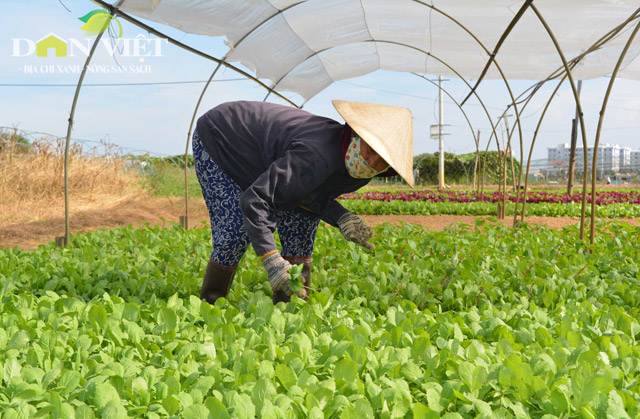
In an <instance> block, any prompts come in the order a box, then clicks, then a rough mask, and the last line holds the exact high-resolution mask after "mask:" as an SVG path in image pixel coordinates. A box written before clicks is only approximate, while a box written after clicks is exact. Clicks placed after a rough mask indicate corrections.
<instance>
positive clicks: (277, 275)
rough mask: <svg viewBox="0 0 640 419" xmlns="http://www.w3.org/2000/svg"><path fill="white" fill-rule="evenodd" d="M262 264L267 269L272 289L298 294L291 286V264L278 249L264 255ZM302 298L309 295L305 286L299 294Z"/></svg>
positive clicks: (289, 294) (288, 293)
mask: <svg viewBox="0 0 640 419" xmlns="http://www.w3.org/2000/svg"><path fill="white" fill-rule="evenodd" d="M262 266H264V269H265V270H266V271H267V277H268V278H269V283H270V284H271V291H274V292H275V291H283V292H284V293H285V294H287V295H288V296H291V295H293V294H296V293H295V292H294V291H293V290H292V289H291V288H290V287H289V281H290V280H291V277H290V275H289V269H291V266H292V265H291V264H290V263H289V262H288V261H286V260H285V259H284V258H283V257H282V256H281V255H280V252H278V251H277V250H276V251H274V252H273V253H268V254H267V255H265V256H263V257H262ZM296 295H297V296H298V297H300V298H305V297H306V296H307V290H305V289H304V288H303V289H302V290H300V291H299V292H298V293H297V294H296Z"/></svg>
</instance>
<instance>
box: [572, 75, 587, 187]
mask: <svg viewBox="0 0 640 419" xmlns="http://www.w3.org/2000/svg"><path fill="white" fill-rule="evenodd" d="M581 89H582V80H578V98H580V90H581ZM579 118H580V116H579V115H578V104H577V103H576V117H575V118H574V119H573V123H572V124H571V149H570V151H569V174H568V177H569V180H568V182H567V195H571V194H572V193H573V183H574V172H575V169H576V144H577V142H578V119H579ZM583 151H584V152H585V153H586V152H587V150H583ZM582 173H586V167H585V168H584V169H583V171H582Z"/></svg>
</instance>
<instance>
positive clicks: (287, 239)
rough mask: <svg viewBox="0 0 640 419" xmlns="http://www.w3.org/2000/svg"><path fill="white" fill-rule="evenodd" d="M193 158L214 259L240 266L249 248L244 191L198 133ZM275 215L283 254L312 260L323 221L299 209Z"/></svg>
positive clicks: (223, 263) (220, 262) (221, 262)
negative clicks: (224, 169) (241, 205)
mask: <svg viewBox="0 0 640 419" xmlns="http://www.w3.org/2000/svg"><path fill="white" fill-rule="evenodd" d="M193 158H194V164H195V169H196V175H197V176H198V181H199V182H200V187H201V188H202V195H203V196H204V200H205V202H206V204H207V209H208V210H209V217H210V218H211V237H212V240H213V252H211V260H212V261H214V262H216V263H218V264H220V265H222V266H228V267H235V266H238V263H240V259H242V256H243V255H244V253H245V252H246V251H247V247H248V246H249V236H248V235H247V230H246V228H245V226H244V222H243V217H242V211H241V210H240V195H241V194H242V189H240V187H239V186H238V184H236V183H235V182H234V180H233V179H231V177H230V176H229V175H228V174H226V173H225V172H224V171H223V170H222V169H221V168H220V167H218V165H217V164H216V163H215V162H214V161H213V160H212V159H211V158H210V157H209V154H208V153H207V152H206V150H205V149H204V147H203V146H202V143H201V142H200V136H199V135H198V131H195V132H194V133H193ZM275 216H276V228H277V229H278V235H279V236H280V243H281V244H282V251H281V253H282V255H283V256H295V257H303V256H304V257H310V256H311V253H312V252H313V242H314V241H315V238H316V232H317V230H318V224H319V222H320V219H319V218H318V217H315V216H313V215H311V214H307V213H305V212H303V211H296V210H294V211H281V210H277V211H276V212H275Z"/></svg>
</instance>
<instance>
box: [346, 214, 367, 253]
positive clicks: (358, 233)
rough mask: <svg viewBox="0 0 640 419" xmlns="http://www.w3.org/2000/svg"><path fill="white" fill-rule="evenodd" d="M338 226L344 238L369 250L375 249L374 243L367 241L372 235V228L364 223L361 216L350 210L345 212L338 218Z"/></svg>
mask: <svg viewBox="0 0 640 419" xmlns="http://www.w3.org/2000/svg"><path fill="white" fill-rule="evenodd" d="M338 227H339V228H340V232H341V233H342V235H343V236H344V238H345V239H346V240H348V241H351V242H354V243H357V244H359V245H360V246H363V247H366V248H367V249H369V250H374V249H375V246H374V244H373V243H369V240H370V239H371V237H373V229H372V228H371V227H369V226H368V225H366V224H365V223H364V221H363V220H362V218H360V217H358V216H357V215H354V214H352V213H350V212H348V213H346V214H345V215H343V216H342V217H340V218H339V219H338Z"/></svg>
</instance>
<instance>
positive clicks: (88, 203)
mask: <svg viewBox="0 0 640 419" xmlns="http://www.w3.org/2000/svg"><path fill="white" fill-rule="evenodd" d="M64 146H65V144H64V140H62V139H60V138H57V139H51V138H41V139H38V140H35V141H33V143H32V145H31V149H30V150H29V149H24V148H19V147H16V144H15V142H14V141H12V140H11V137H10V138H9V139H8V141H5V142H4V144H3V147H2V152H0V226H6V225H8V224H17V223H23V222H31V221H36V220H43V219H51V218H57V217H60V216H64ZM68 170H69V202H70V207H71V212H72V213H74V212H77V211H82V210H85V209H87V208H92V207H95V206H97V205H99V206H103V205H105V204H106V203H110V204H112V203H117V202H118V201H122V200H125V199H127V198H129V197H131V196H133V195H137V196H140V195H141V190H140V188H139V186H138V185H139V184H140V179H139V176H138V175H137V174H136V173H135V172H129V171H127V170H125V159H124V158H122V156H121V155H119V154H118V152H117V150H116V149H115V147H113V146H112V145H109V144H108V143H106V142H103V143H101V144H100V146H98V147H96V148H94V149H92V150H89V152H85V151H84V150H83V148H82V146H81V145H78V144H73V145H72V146H71V147H70V150H69V164H68Z"/></svg>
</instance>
